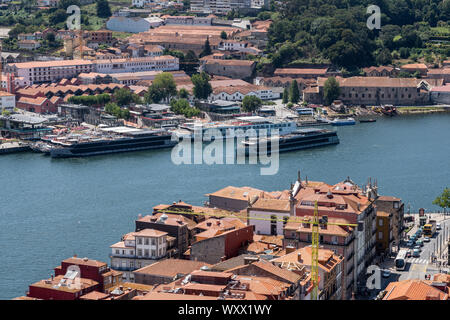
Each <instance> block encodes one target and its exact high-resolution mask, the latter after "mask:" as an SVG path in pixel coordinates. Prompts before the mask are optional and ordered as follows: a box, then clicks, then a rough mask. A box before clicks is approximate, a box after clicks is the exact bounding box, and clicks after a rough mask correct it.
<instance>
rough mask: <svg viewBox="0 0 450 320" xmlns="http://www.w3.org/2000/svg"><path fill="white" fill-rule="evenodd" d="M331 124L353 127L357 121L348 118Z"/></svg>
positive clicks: (336, 120)
mask: <svg viewBox="0 0 450 320" xmlns="http://www.w3.org/2000/svg"><path fill="white" fill-rule="evenodd" d="M330 123H331V125H333V126H352V125H354V124H356V121H355V119H353V118H347V119H334V120H333V121H331V122H330Z"/></svg>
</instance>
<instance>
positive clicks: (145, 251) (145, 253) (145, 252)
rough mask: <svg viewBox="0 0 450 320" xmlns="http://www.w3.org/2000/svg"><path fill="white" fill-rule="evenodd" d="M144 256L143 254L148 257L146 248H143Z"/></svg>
mask: <svg viewBox="0 0 450 320" xmlns="http://www.w3.org/2000/svg"><path fill="white" fill-rule="evenodd" d="M144 256H145V257H148V249H145V250H144Z"/></svg>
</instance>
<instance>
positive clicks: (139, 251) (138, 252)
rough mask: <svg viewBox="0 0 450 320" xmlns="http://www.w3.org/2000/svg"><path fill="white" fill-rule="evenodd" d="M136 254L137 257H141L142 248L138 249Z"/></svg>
mask: <svg viewBox="0 0 450 320" xmlns="http://www.w3.org/2000/svg"><path fill="white" fill-rule="evenodd" d="M137 255H138V257H142V249H138V251H137Z"/></svg>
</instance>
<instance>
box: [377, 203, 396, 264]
mask: <svg viewBox="0 0 450 320" xmlns="http://www.w3.org/2000/svg"><path fill="white" fill-rule="evenodd" d="M392 229H393V219H392V213H389V212H385V211H381V210H378V209H377V254H381V255H383V254H390V253H391V252H392V245H393V242H394V235H393V230H392Z"/></svg>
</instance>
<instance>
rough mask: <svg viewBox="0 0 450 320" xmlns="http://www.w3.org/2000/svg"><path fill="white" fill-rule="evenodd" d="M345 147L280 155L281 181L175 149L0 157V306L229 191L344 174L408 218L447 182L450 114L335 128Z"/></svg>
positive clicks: (257, 169)
mask: <svg viewBox="0 0 450 320" xmlns="http://www.w3.org/2000/svg"><path fill="white" fill-rule="evenodd" d="M337 131H338V135H339V138H340V142H341V143H340V144H339V145H336V146H327V147H322V148H316V149H310V150H302V151H296V152H290V153H285V154H281V155H280V168H279V171H278V173H277V174H276V175H273V176H261V175H260V167H259V166H258V165H215V166H209V165H179V166H177V165H174V164H173V163H172V161H171V158H170V155H171V153H170V151H168V150H160V151H144V152H135V153H123V154H117V155H105V156H97V157H90V158H80V159H51V158H49V157H45V156H43V155H41V154H34V153H21V154H12V155H4V156H1V157H0V186H1V189H0V190H1V193H0V227H1V230H0V241H1V244H2V250H1V254H0V258H1V264H0V288H1V289H2V290H0V299H11V298H13V297H16V296H20V295H24V294H25V292H26V290H27V288H28V285H29V284H31V283H33V282H36V281H38V280H41V279H44V278H48V277H50V274H51V273H52V271H53V270H52V268H54V267H56V266H58V265H59V263H60V262H61V260H63V259H65V258H68V257H70V256H72V255H73V254H77V255H78V256H79V257H85V256H86V257H89V258H92V259H98V260H102V261H105V262H108V263H109V262H110V261H109V256H108V255H109V252H110V249H109V246H110V245H111V244H113V243H115V242H117V241H120V237H121V235H122V234H124V233H126V232H130V231H133V229H134V220H135V219H136V218H137V216H138V214H143V215H145V214H150V213H151V211H152V207H153V206H155V205H157V204H160V203H171V202H173V201H178V200H183V201H185V202H187V203H192V204H196V205H202V204H203V202H204V201H205V200H207V197H206V196H205V194H206V193H209V192H213V191H216V190H219V189H220V188H223V187H225V186H228V185H234V186H252V187H255V188H260V189H265V190H268V191H274V190H284V189H287V188H289V186H290V183H291V182H294V180H295V179H296V177H297V170H301V172H302V177H303V178H304V177H305V175H307V176H308V179H309V180H318V181H325V182H328V183H330V184H334V183H337V182H339V181H342V180H344V179H345V178H346V177H347V176H350V178H351V179H352V180H353V181H355V182H356V183H358V184H359V185H362V184H364V183H366V182H367V178H368V177H372V178H376V179H377V180H378V186H379V193H380V194H382V195H393V196H397V197H400V198H402V200H403V202H404V203H405V204H406V205H407V204H408V203H409V204H410V207H411V211H414V212H417V211H418V209H419V208H420V207H423V208H426V209H427V211H432V210H437V209H438V208H437V207H435V206H433V205H432V204H431V202H432V201H433V199H434V198H435V197H436V196H437V195H438V194H439V193H440V192H442V190H443V188H444V187H445V186H449V185H450V114H433V115H418V116H404V117H394V118H379V119H378V120H377V122H376V123H363V124H360V123H357V125H355V126H346V127H338V128H337Z"/></svg>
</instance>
